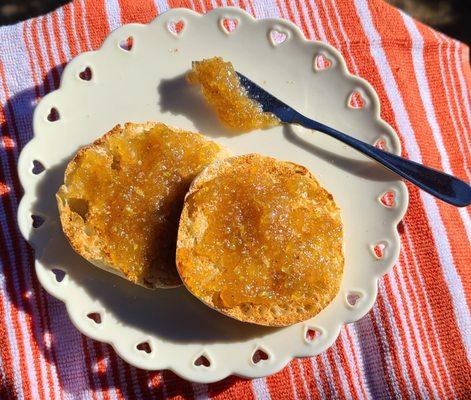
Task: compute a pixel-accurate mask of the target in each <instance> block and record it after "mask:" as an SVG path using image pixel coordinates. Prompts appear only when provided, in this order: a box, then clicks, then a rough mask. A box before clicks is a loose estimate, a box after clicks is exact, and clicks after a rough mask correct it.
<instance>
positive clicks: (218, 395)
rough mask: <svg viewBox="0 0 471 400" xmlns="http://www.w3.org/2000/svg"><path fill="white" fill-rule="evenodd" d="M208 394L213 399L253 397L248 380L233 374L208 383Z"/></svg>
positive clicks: (248, 399)
mask: <svg viewBox="0 0 471 400" xmlns="http://www.w3.org/2000/svg"><path fill="white" fill-rule="evenodd" d="M208 396H209V397H210V398H211V399H213V400H224V399H244V400H245V399H247V400H250V399H255V395H254V393H253V390H252V385H251V384H250V380H248V379H242V378H237V377H235V376H230V377H228V378H226V379H223V380H222V381H220V382H216V383H211V384H210V385H208Z"/></svg>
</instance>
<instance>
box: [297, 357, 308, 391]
mask: <svg viewBox="0 0 471 400" xmlns="http://www.w3.org/2000/svg"><path fill="white" fill-rule="evenodd" d="M295 362H296V363H297V364H298V367H299V371H300V372H301V383H302V385H303V391H304V395H305V396H306V398H307V399H311V398H312V396H311V394H310V393H309V388H308V386H307V381H306V372H305V371H304V366H303V363H302V362H301V360H300V359H299V358H296V361H295Z"/></svg>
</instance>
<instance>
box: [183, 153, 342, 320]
mask: <svg viewBox="0 0 471 400" xmlns="http://www.w3.org/2000/svg"><path fill="white" fill-rule="evenodd" d="M176 262H177V269H178V272H179V274H180V277H181V278H182V281H183V283H184V284H185V286H186V287H187V288H188V290H189V291H190V292H191V293H193V295H195V296H196V297H197V298H199V299H200V300H202V301H203V302H204V303H205V304H207V305H209V306H210V307H212V308H214V309H216V310H218V311H220V312H221V313H223V314H226V315H228V316H230V317H233V318H235V319H238V320H240V321H245V322H252V323H256V324H260V325H269V326H286V325H291V324H294V323H297V322H300V321H303V320H307V319H309V318H312V317H313V316H315V315H316V314H318V313H319V312H320V311H321V310H322V309H324V308H325V307H326V306H327V305H328V304H329V303H330V302H331V301H332V300H333V298H334V297H335V296H336V294H337V293H338V291H339V288H340V283H341V279H342V274H343V269H344V254H343V231H342V222H341V218H340V210H339V208H338V207H337V205H336V204H335V201H334V200H333V198H332V195H331V194H330V193H328V192H327V191H326V190H325V189H323V188H322V187H321V186H320V185H319V183H318V182H317V180H316V179H315V178H314V177H313V176H312V175H311V174H310V173H309V171H308V170H307V169H306V168H304V167H302V166H299V165H296V164H293V163H290V162H283V161H278V160H276V159H274V158H270V157H264V156H261V155H256V154H252V155H245V156H238V157H232V158H227V159H225V160H221V161H218V162H215V163H214V164H212V165H210V166H208V167H207V168H205V169H204V170H203V172H202V173H201V174H200V175H198V176H197V177H196V179H195V180H194V181H193V183H192V185H191V187H190V190H189V192H188V194H187V196H186V198H185V203H184V207H183V211H182V214H181V218H180V226H179V231H178V241H177V253H176Z"/></svg>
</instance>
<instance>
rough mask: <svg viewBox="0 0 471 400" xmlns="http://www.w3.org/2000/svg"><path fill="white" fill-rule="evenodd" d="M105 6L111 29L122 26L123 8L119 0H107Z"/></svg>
mask: <svg viewBox="0 0 471 400" xmlns="http://www.w3.org/2000/svg"><path fill="white" fill-rule="evenodd" d="M105 8H106V15H107V19H108V24H109V25H110V31H114V30H115V29H116V28H119V27H120V26H121V8H120V7H119V2H118V0H106V1H105Z"/></svg>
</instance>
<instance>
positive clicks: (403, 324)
mask: <svg viewBox="0 0 471 400" xmlns="http://www.w3.org/2000/svg"><path fill="white" fill-rule="evenodd" d="M383 279H385V280H386V279H387V280H389V283H390V284H391V282H392V281H393V279H391V278H390V277H389V275H386V276H385V277H384V278H383ZM385 285H386V283H385V282H384V281H381V283H380V285H378V289H379V292H380V293H381V300H380V301H382V303H383V307H384V309H385V310H386V313H385V315H384V318H387V319H388V320H389V325H390V327H391V331H392V337H393V341H394V348H395V349H396V352H397V355H398V356H399V361H400V364H401V372H402V377H403V378H404V380H405V382H406V386H407V388H406V390H407V391H408V395H409V396H410V398H416V393H415V391H414V386H413V384H412V381H411V376H409V371H408V368H407V367H406V363H407V361H406V358H405V351H406V352H407V353H408V354H409V356H410V357H411V364H412V374H413V375H412V379H414V380H415V381H416V383H417V386H418V388H419V390H420V393H421V395H422V396H421V397H422V398H424V396H427V392H426V391H425V389H424V382H423V380H422V375H421V373H420V372H419V371H418V369H419V365H418V363H417V360H416V358H415V351H414V347H413V346H412V343H411V342H412V340H411V338H410V332H409V330H408V329H407V321H405V320H404V307H403V305H402V300H398V299H397V298H396V299H395V301H396V305H397V307H398V309H399V321H398V322H399V323H400V326H398V324H397V322H396V323H395V321H394V320H395V319H396V318H397V317H396V315H395V313H394V310H393V309H392V305H391V299H390V298H389V296H388V294H387V291H386V288H385ZM394 297H399V296H394ZM401 331H402V332H404V334H405V339H402V337H401V333H400V332H401ZM404 347H406V349H404ZM404 350H405V351H404Z"/></svg>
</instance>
